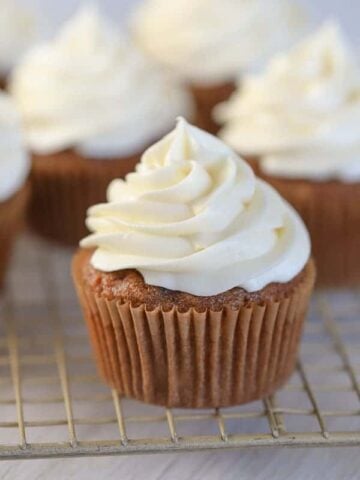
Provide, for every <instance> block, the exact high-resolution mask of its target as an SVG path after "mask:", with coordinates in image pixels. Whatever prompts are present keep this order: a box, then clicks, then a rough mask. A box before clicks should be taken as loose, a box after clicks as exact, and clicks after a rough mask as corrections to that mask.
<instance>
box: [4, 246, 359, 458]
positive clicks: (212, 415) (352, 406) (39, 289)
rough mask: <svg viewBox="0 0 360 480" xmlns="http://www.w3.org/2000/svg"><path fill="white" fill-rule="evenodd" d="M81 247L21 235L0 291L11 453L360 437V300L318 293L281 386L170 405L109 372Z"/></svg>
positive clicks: (309, 442)
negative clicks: (129, 393)
mask: <svg viewBox="0 0 360 480" xmlns="http://www.w3.org/2000/svg"><path fill="white" fill-rule="evenodd" d="M70 258H71V252H69V251H63V250H60V249H56V248H54V247H51V246H49V245H47V244H45V243H40V241H39V240H36V239H34V238H32V237H25V238H24V239H22V240H21V241H20V242H19V245H18V248H17V251H16V255H15V258H14V264H13V268H12V271H11V272H10V278H9V285H8V288H7V290H6V293H5V294H4V295H3V296H2V298H1V300H0V303H1V305H0V308H1V310H0V315H1V317H0V458H2V459H9V458H42V457H60V456H62V457H73V456H95V455H119V454H130V453H154V452H174V451H194V450H205V449H228V448H239V447H251V446H261V447H271V446H302V447H304V446H334V445H337V446H339V445H347V446H349V445H360V378H359V376H360V348H359V347H360V322H359V314H360V300H359V299H358V296H357V294H356V292H340V293H334V292H333V293H331V292H323V293H318V294H317V295H316V297H315V299H314V301H313V305H312V308H311V312H310V318H309V320H308V322H307V325H306V328H305V335H304V339H303V343H302V350H301V357H300V360H299V362H298V366H297V370H296V372H295V373H294V375H293V377H292V379H291V380H290V382H289V383H288V384H287V385H286V386H285V388H283V390H281V391H280V392H278V393H277V394H276V395H274V396H272V397H269V398H266V399H264V400H263V401H262V402H254V403H251V404H248V405H244V406H241V407H235V408H226V409H216V410H181V409H171V410H170V409H164V408H159V407H154V406H149V405H144V404H141V403H139V402H135V401H131V400H127V399H121V398H120V397H119V396H118V394H117V393H116V392H115V391H111V390H109V389H108V388H107V387H106V386H105V385H103V384H102V382H101V381H100V380H99V378H98V376H97V374H96V369H95V366H94V362H93V360H92V356H91V351H90V347H89V344H88V338H87V333H86V330H85V327H84V325H83V321H82V319H81V314H80V311H79V308H78V306H77V301H76V298H75V295H74V292H73V287H72V284H71V280H70V273H69V262H70Z"/></svg>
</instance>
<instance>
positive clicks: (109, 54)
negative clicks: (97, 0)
mask: <svg viewBox="0 0 360 480" xmlns="http://www.w3.org/2000/svg"><path fill="white" fill-rule="evenodd" d="M11 91H12V93H13V96H14V98H15V100H16V101H17V104H18V106H19V109H20V111H21V113H22V116H23V120H24V125H25V133H26V137H27V142H28V144H29V147H30V148H31V150H32V151H34V152H36V153H39V154H51V153H54V152H57V151H61V150H64V149H67V148H75V149H77V150H78V151H80V153H81V154H83V155H84V156H86V157H90V158H93V157H94V158H97V157H100V158H113V157H118V156H127V155H131V154H134V153H137V152H138V151H140V150H142V149H143V148H144V147H145V146H147V145H148V144H149V143H151V142H152V141H154V140H155V139H156V138H159V137H160V136H161V135H163V133H164V132H165V131H167V130H168V129H169V126H170V125H171V124H172V122H173V119H174V118H175V117H176V116H177V115H179V114H182V115H190V114H191V109H192V105H191V101H190V98H189V96H188V94H187V93H186V92H185V90H184V88H183V87H182V86H180V85H179V84H178V83H177V81H176V82H175V81H174V79H173V78H172V77H170V76H169V75H168V73H165V72H164V71H163V70H162V69H161V68H160V67H158V66H157V65H156V66H155V65H154V64H153V63H151V62H150V61H148V60H147V59H145V58H144V57H143V56H142V55H141V54H140V53H139V52H138V51H137V50H136V49H135V48H134V47H133V46H132V45H130V43H129V42H128V41H127V40H126V39H125V38H123V37H122V36H121V35H120V33H119V32H118V31H117V30H116V28H115V26H113V25H112V24H111V23H110V22H108V21H107V20H106V19H105V18H103V17H102V16H101V15H100V14H99V12H98V10H97V9H96V7H94V6H85V7H83V8H82V9H81V10H80V11H79V12H78V13H77V14H76V15H75V16H74V17H73V18H72V19H70V20H69V21H68V23H66V24H65V25H64V27H63V29H62V30H61V32H60V33H59V35H58V36H57V37H56V38H55V39H54V40H53V41H52V42H50V43H48V44H44V45H42V46H39V47H37V48H34V49H33V50H32V51H31V52H29V55H28V56H27V57H26V58H25V59H24V61H23V62H22V64H21V65H20V66H19V67H18V68H17V69H16V71H15V74H14V77H13V81H12V85H11Z"/></svg>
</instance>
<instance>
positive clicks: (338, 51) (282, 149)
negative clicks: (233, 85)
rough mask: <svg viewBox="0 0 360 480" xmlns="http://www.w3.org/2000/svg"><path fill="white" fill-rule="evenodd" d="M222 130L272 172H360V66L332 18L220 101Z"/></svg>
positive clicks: (314, 176)
mask: <svg viewBox="0 0 360 480" xmlns="http://www.w3.org/2000/svg"><path fill="white" fill-rule="evenodd" d="M215 117H216V118H217V120H218V121H220V122H225V126H224V128H223V130H222V131H221V132H220V136H221V137H222V138H223V139H224V140H225V141H226V142H228V143H229V144H230V145H232V146H233V147H234V148H235V149H236V150H237V151H239V152H241V153H242V154H244V155H256V156H259V157H260V166H261V168H262V169H263V170H264V171H265V172H266V173H268V174H270V175H275V176H281V177H287V178H307V179H311V180H328V179H339V180H342V181H347V182H352V181H359V180H360V68H359V65H358V61H357V59H356V55H355V54H354V53H353V52H352V49H351V47H350V46H349V44H348V42H347V41H346V39H345V37H344V35H343V34H342V32H341V29H340V27H339V26H338V25H337V24H335V23H333V22H328V23H326V24H324V26H323V27H322V28H321V29H320V30H319V31H317V32H316V33H315V34H313V35H312V36H310V37H309V38H307V39H305V40H304V41H303V42H301V43H300V44H299V45H298V46H296V47H295V48H294V49H292V50H291V51H290V52H289V53H287V54H283V55H279V56H277V57H275V59H274V60H273V61H272V62H270V63H269V65H268V67H267V69H266V70H265V71H264V72H263V73H262V74H260V75H256V76H248V77H246V78H245V79H244V82H243V86H242V88H241V89H239V90H238V91H237V92H235V94H234V95H233V97H232V98H230V100H229V102H227V103H225V104H223V105H219V106H218V107H217V108H216V109H215Z"/></svg>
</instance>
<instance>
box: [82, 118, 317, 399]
mask: <svg viewBox="0 0 360 480" xmlns="http://www.w3.org/2000/svg"><path fill="white" fill-rule="evenodd" d="M87 225H88V227H89V229H90V231H92V232H93V233H92V234H91V235H90V236H88V237H87V238H85V239H84V240H83V241H82V242H81V247H82V248H81V249H80V250H79V252H78V253H77V254H76V255H75V257H74V261H73V276H74V279H75V285H76V288H77V291H78V295H79V299H80V303H81V305H82V309H83V312H84V316H85V319H86V322H87V325H88V328H89V332H90V336H91V340H92V344H93V347H94V351H95V355H96V359H97V363H98V365H99V370H100V372H101V374H102V376H103V378H104V379H105V381H106V382H107V383H108V384H109V385H110V386H111V387H113V388H115V389H116V390H118V391H119V393H120V394H123V395H126V396H129V397H133V398H136V399H138V400H142V401H145V402H150V403H154V404H158V405H166V406H168V407H184V408H186V407H191V408H193V407H220V406H228V405H234V404H241V403H245V402H249V401H251V400H255V399H258V398H261V397H263V396H265V395H268V394H270V393H272V392H273V391H274V390H275V389H277V388H278V387H280V386H281V385H282V384H283V383H284V382H285V381H286V380H287V378H288V377H289V375H290V374H291V373H292V371H293V369H294V364H295V360H296V355H297V349H298V343H299V339H300V334H301V330H302V325H303V321H304V318H305V315H306V310H307V307H308V302H309V297H310V294H311V291H312V287H313V282H314V265H313V262H312V260H311V259H310V241H309V236H308V233H307V231H306V229H305V227H304V225H303V223H302V221H301V219H300V217H299V216H298V215H297V213H296V212H295V211H294V210H293V209H292V207H290V206H289V205H288V204H287V203H286V202H285V201H284V200H282V198H281V197H280V196H279V195H278V194H277V193H276V192H275V190H273V189H272V188H271V187H270V186H269V185H267V184H266V183H264V182H263V181H261V180H258V179H256V177H255V176H254V174H253V172H252V170H251V168H250V167H249V166H248V165H247V164H246V163H245V162H244V161H243V160H242V159H241V158H240V157H238V156H237V155H236V154H235V153H233V151H232V150H231V149H229V148H228V147H227V146H226V145H225V144H223V143H222V142H221V141H220V140H218V139H217V138H215V137H213V136H211V135H210V134H208V133H206V132H204V131H202V130H200V129H198V128H196V127H193V126H191V125H189V124H188V123H186V121H185V120H182V119H179V121H178V124H177V127H176V129H175V130H174V131H173V132H171V133H170V134H168V135H167V136H165V138H164V139H162V140H161V141H160V142H158V143H156V144H155V145H154V146H152V147H150V148H149V149H148V150H147V151H146V152H145V153H144V155H143V156H142V159H141V162H140V163H139V165H137V167H136V170H135V172H134V173H130V174H128V175H127V176H126V178H125V180H114V181H113V182H112V183H111V184H110V186H109V189H108V202H107V203H104V204H99V205H97V206H94V207H92V208H90V209H89V211H88V219H87Z"/></svg>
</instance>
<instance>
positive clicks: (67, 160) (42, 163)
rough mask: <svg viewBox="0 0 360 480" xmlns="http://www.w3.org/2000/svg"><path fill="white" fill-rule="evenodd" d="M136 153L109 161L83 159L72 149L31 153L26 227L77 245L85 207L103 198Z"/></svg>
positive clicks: (127, 169) (128, 168)
mask: <svg viewBox="0 0 360 480" xmlns="http://www.w3.org/2000/svg"><path fill="white" fill-rule="evenodd" d="M140 155H141V153H139V154H137V155H134V156H132V157H128V158H122V159H112V160H108V159H106V160H94V159H85V158H83V157H81V156H80V155H78V154H77V153H76V152H75V151H73V150H70V151H66V152H61V153H57V154H53V155H49V156H37V155H34V156H33V169H32V174H31V180H32V185H33V194H32V198H31V202H30V208H29V223H30V226H31V227H32V228H33V229H34V230H35V231H36V232H38V233H39V234H41V235H43V236H44V237H46V238H49V239H51V240H55V241H58V242H60V243H63V244H68V245H77V244H78V243H79V241H80V240H81V239H82V238H83V237H84V236H86V235H87V234H88V231H87V229H86V227H85V219H86V211H87V209H88V208H89V207H90V206H92V205H95V204H97V203H101V202H104V201H105V200H106V190H107V187H108V185H109V183H110V182H111V180H113V179H114V178H121V177H124V175H126V174H127V173H129V172H130V171H132V170H133V169H134V167H135V165H136V163H137V162H138V161H139V160H140Z"/></svg>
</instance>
